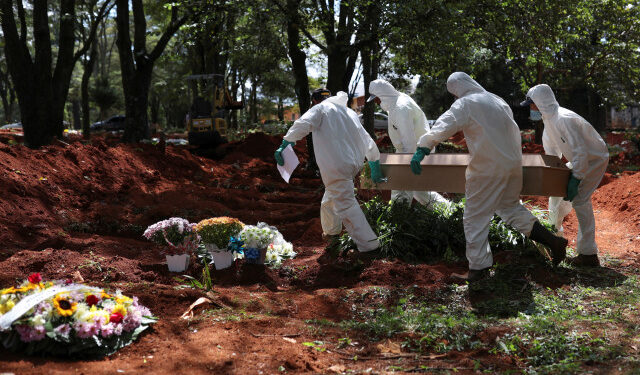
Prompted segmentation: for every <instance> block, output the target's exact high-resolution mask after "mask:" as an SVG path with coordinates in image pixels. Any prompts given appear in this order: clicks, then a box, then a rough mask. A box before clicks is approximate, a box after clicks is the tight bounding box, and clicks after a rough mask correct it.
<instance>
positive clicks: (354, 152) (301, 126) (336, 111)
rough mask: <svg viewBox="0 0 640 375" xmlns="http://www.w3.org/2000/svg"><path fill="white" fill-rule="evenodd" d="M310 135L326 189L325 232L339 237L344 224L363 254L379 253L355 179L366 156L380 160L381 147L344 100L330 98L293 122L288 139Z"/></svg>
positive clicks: (322, 208) (324, 205) (322, 216)
mask: <svg viewBox="0 0 640 375" xmlns="http://www.w3.org/2000/svg"><path fill="white" fill-rule="evenodd" d="M336 100H337V101H336ZM310 132H313V149H314V152H315V156H316V162H317V163H318V167H319V168H320V176H321V177H322V182H323V183H324V186H325V191H324V196H323V197H322V203H321V206H320V221H321V224H322V231H323V232H324V233H325V234H327V235H337V234H340V232H341V231H342V225H343V224H344V227H345V229H346V230H347V232H349V235H351V238H353V241H354V242H355V243H356V245H357V246H358V250H359V251H361V252H366V251H371V250H375V249H376V248H378V247H379V246H380V243H379V242H378V237H377V236H376V234H375V233H374V232H373V230H372V229H371V227H370V226H369V223H368V222H367V219H366V218H365V216H364V213H363V212H362V209H361V208H360V205H359V204H358V201H357V200H356V197H355V193H354V185H353V178H354V177H355V176H356V175H357V174H358V173H359V171H360V169H361V168H362V165H363V164H364V159H365V157H366V158H367V160H369V161H376V160H379V159H380V152H379V151H378V147H377V146H376V144H375V142H374V141H373V139H371V137H370V136H369V134H368V133H367V132H366V130H364V128H363V127H362V125H360V121H358V116H357V115H356V114H355V112H353V111H352V110H351V109H348V108H347V107H346V102H345V103H344V104H342V98H337V97H332V98H328V99H326V100H324V101H323V102H321V103H319V104H316V105H314V106H313V107H311V109H309V110H308V111H307V112H306V113H305V114H304V115H302V116H301V117H300V118H299V119H298V120H296V121H295V122H294V123H293V125H292V126H291V128H290V129H289V131H288V132H287V134H286V135H285V136H284V139H285V140H287V141H289V142H297V141H299V140H300V139H302V138H304V137H305V136H306V135H307V134H309V133H310Z"/></svg>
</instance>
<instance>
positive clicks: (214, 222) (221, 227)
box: [195, 216, 244, 250]
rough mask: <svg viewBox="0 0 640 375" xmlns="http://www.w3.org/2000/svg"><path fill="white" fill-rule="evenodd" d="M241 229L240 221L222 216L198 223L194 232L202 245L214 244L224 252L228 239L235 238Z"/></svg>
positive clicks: (242, 225)
mask: <svg viewBox="0 0 640 375" xmlns="http://www.w3.org/2000/svg"><path fill="white" fill-rule="evenodd" d="M243 227H244V224H243V223H242V222H241V221H240V220H238V219H235V218H232V217H227V216H222V217H214V218H211V219H205V220H202V221H200V222H199V223H198V224H196V226H195V230H196V232H197V233H198V235H199V236H200V240H201V241H202V243H205V244H215V245H216V246H217V247H218V248H219V249H221V250H226V249H227V245H228V244H229V239H230V238H231V237H234V236H237V235H238V233H240V231H241V230H242V228H243Z"/></svg>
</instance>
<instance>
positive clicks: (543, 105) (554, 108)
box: [527, 83, 560, 117]
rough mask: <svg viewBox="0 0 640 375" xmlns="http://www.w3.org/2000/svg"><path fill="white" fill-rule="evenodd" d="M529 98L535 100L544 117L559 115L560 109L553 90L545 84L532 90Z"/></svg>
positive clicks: (528, 94)
mask: <svg viewBox="0 0 640 375" xmlns="http://www.w3.org/2000/svg"><path fill="white" fill-rule="evenodd" d="M527 96H528V97H530V98H531V100H533V102H534V103H535V105H536V106H537V107H538V110H539V111H540V112H541V113H542V116H545V117H550V116H552V115H554V114H555V113H557V112H558V109H559V108H560V105H559V104H558V101H557V100H556V96H555V95H554V94H553V90H551V87H549V85H545V84H544V83H543V84H541V85H537V86H534V87H532V88H530V89H529V92H528V93H527Z"/></svg>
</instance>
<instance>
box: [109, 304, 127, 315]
mask: <svg viewBox="0 0 640 375" xmlns="http://www.w3.org/2000/svg"><path fill="white" fill-rule="evenodd" d="M111 313H112V314H115V313H120V315H122V316H125V315H127V309H125V308H124V306H122V305H120V304H118V305H116V306H115V307H114V308H113V310H111Z"/></svg>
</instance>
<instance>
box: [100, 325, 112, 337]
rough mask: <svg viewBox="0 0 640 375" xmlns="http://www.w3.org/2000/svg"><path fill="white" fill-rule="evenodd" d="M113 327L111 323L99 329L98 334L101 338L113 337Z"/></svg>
mask: <svg viewBox="0 0 640 375" xmlns="http://www.w3.org/2000/svg"><path fill="white" fill-rule="evenodd" d="M114 328H115V325H114V324H113V323H108V324H105V325H103V326H101V327H100V334H101V335H102V337H109V336H111V335H113V331H114Z"/></svg>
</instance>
